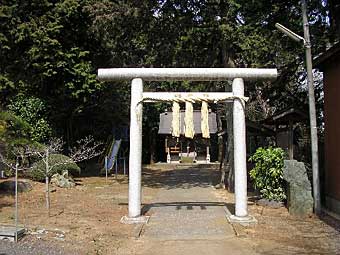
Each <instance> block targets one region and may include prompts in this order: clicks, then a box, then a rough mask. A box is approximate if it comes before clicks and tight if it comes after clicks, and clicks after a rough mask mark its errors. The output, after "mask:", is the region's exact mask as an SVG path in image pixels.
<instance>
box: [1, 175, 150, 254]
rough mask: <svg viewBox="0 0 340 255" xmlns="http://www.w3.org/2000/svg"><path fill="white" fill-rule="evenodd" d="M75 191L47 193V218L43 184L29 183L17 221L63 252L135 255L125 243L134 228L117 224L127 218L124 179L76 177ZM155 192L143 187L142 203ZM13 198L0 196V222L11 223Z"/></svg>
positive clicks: (132, 234)
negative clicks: (49, 212) (49, 197)
mask: <svg viewBox="0 0 340 255" xmlns="http://www.w3.org/2000/svg"><path fill="white" fill-rule="evenodd" d="M76 183H77V185H76V187H75V188H71V189H62V188H55V191H54V192H52V193H51V216H50V217H48V216H47V211H46V209H45V208H46V207H45V206H46V205H45V197H44V196H45V193H44V188H45V186H44V184H43V183H38V182H32V185H33V190H32V191H30V192H27V193H21V194H19V222H20V224H21V225H22V226H23V227H25V228H28V229H29V232H30V235H27V236H26V237H25V238H24V239H27V238H29V239H30V240H31V241H32V242H35V241H36V239H39V240H41V241H48V242H49V245H54V246H60V247H61V248H63V250H64V252H65V253H66V254H69V253H71V254H121V252H120V249H122V248H124V253H125V252H127V253H131V254H133V250H131V251H128V250H127V249H133V247H129V245H128V242H129V239H131V238H134V235H135V231H136V229H135V226H134V225H125V224H121V223H120V222H119V221H120V218H121V217H122V216H123V215H126V214H127V202H128V199H127V194H128V185H127V178H126V177H124V176H119V177H118V180H116V179H114V178H112V177H111V178H109V180H108V182H106V181H105V177H88V178H78V179H76ZM153 192H154V191H153V190H152V189H150V188H145V189H144V190H143V193H144V197H143V199H144V201H146V202H147V201H148V198H151V195H152V194H153ZM13 221H14V197H13V196H10V195H0V224H9V225H10V224H13Z"/></svg>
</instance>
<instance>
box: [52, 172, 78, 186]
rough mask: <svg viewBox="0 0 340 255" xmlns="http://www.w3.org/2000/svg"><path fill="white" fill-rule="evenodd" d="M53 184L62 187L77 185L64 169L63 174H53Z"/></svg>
mask: <svg viewBox="0 0 340 255" xmlns="http://www.w3.org/2000/svg"><path fill="white" fill-rule="evenodd" d="M51 184H54V185H56V186H58V187H60V188H72V187H74V186H75V183H74V180H73V179H72V178H71V177H70V176H69V175H68V171H64V172H63V173H62V174H58V173H57V174H54V175H52V177H51Z"/></svg>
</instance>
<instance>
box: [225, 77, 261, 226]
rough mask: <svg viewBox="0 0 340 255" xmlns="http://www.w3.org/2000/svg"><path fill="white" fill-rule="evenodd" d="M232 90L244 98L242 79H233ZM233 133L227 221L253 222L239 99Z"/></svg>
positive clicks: (241, 109) (242, 107)
mask: <svg viewBox="0 0 340 255" xmlns="http://www.w3.org/2000/svg"><path fill="white" fill-rule="evenodd" d="M232 90H233V95H234V96H236V97H240V98H242V97H244V83H243V79H241V78H236V79H234V80H233V85H232ZM233 132H234V171H235V178H234V180H235V185H234V187H235V215H231V216H230V217H229V220H230V221H232V222H254V221H255V219H254V218H253V217H251V216H249V215H248V205H247V203H248V197H247V154H246V153H247V150H246V119H245V101H244V100H241V99H234V106H233Z"/></svg>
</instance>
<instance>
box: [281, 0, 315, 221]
mask: <svg viewBox="0 0 340 255" xmlns="http://www.w3.org/2000/svg"><path fill="white" fill-rule="evenodd" d="M301 7H302V8H301V9H302V20H303V32H304V37H301V36H299V35H298V34H296V33H294V32H293V31H291V30H289V29H288V28H286V27H284V26H282V25H281V24H279V23H276V24H275V27H276V28H277V29H278V30H279V31H281V32H282V33H284V34H285V35H287V36H288V37H289V38H291V39H293V40H294V41H296V42H299V43H303V45H304V48H305V52H306V69H307V85H308V102H309V120H310V133H311V147H312V148H311V151H312V170H313V197H314V212H315V214H317V215H318V214H320V213H321V199H320V180H319V152H318V130H317V125H316V110H315V95H314V82H313V66H312V49H311V43H310V36H309V24H308V18H307V4H306V0H301Z"/></svg>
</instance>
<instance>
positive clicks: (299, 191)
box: [283, 160, 313, 216]
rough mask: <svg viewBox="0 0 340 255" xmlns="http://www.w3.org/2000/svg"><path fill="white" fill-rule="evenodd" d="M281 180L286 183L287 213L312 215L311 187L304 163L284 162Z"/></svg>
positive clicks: (295, 161)
mask: <svg viewBox="0 0 340 255" xmlns="http://www.w3.org/2000/svg"><path fill="white" fill-rule="evenodd" d="M283 178H284V179H285V180H286V181H287V183H288V194H287V195H288V196H287V200H288V210H289V213H290V214H292V215H295V216H307V215H309V214H311V213H313V197H312V186H311V183H310V181H309V179H308V176H307V172H306V168H305V165H304V163H302V162H298V161H297V160H285V161H284V169H283Z"/></svg>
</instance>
